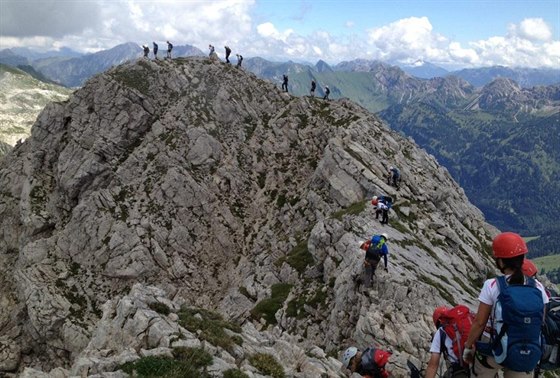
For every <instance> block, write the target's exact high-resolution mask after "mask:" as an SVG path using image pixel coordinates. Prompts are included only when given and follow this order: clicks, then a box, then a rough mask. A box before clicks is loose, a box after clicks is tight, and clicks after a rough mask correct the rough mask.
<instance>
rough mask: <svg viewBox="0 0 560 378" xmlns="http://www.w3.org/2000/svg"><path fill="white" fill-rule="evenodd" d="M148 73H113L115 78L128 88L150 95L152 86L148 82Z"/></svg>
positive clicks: (122, 71) (129, 71) (126, 71)
mask: <svg viewBox="0 0 560 378" xmlns="http://www.w3.org/2000/svg"><path fill="white" fill-rule="evenodd" d="M147 75H148V73H147V72H145V71H143V70H142V71H138V70H131V69H127V70H124V69H123V70H118V71H115V72H114V73H113V78H114V79H115V80H117V81H118V82H120V83H121V84H123V85H124V86H126V87H129V88H134V89H136V90H137V91H139V92H140V93H142V94H145V95H146V94H148V92H149V90H150V86H149V84H148V80H146V77H147Z"/></svg>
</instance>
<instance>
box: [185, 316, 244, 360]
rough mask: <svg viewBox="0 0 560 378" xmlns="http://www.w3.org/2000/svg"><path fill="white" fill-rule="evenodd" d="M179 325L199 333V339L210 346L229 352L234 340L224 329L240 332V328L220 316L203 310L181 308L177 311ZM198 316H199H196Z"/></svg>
mask: <svg viewBox="0 0 560 378" xmlns="http://www.w3.org/2000/svg"><path fill="white" fill-rule="evenodd" d="M178 315H179V324H180V325H181V326H183V327H185V328H186V329H188V330H189V331H191V332H197V331H201V332H200V338H201V339H203V340H206V341H208V342H209V343H210V344H212V345H216V346H219V347H222V348H224V349H226V350H229V349H230V348H231V347H232V346H233V344H234V343H236V340H234V339H233V338H232V337H231V336H230V335H228V334H227V333H226V332H225V331H224V328H227V329H229V330H231V331H233V332H237V333H239V332H241V327H240V326H238V325H236V324H232V323H229V322H227V321H225V320H224V319H223V318H222V316H221V315H220V314H217V313H214V312H212V311H207V310H204V309H196V308H186V307H185V308H182V309H181V311H179V314H178ZM196 315H199V316H196Z"/></svg>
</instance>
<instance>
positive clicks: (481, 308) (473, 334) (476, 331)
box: [463, 302, 492, 363]
mask: <svg viewBox="0 0 560 378" xmlns="http://www.w3.org/2000/svg"><path fill="white" fill-rule="evenodd" d="M491 311H492V306H491V305H488V304H486V303H482V302H479V305H478V311H477V312H476V317H475V318H474V321H473V324H472V326H471V331H470V332H469V337H467V341H466V342H465V353H463V359H464V360H465V361H466V362H468V363H471V362H473V357H474V353H473V352H474V343H475V341H476V340H478V339H479V338H480V335H481V334H482V332H483V331H484V328H485V327H486V323H487V322H488V318H489V317H490V312H491Z"/></svg>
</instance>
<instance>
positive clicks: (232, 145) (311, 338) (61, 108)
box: [0, 57, 496, 377]
mask: <svg viewBox="0 0 560 378" xmlns="http://www.w3.org/2000/svg"><path fill="white" fill-rule="evenodd" d="M389 165H395V166H398V167H400V168H401V172H402V175H403V183H402V186H401V188H400V190H399V191H396V190H395V188H393V187H391V186H389V185H387V183H386V172H387V168H388V166H389ZM0 186H1V187H2V188H4V189H3V190H2V191H1V192H0V203H2V204H3V206H2V207H1V208H0V230H3V232H4V233H3V236H2V240H3V243H1V244H0V258H1V259H2V262H3V264H1V266H2V267H3V268H1V269H0V282H2V283H3V285H2V287H3V288H4V290H3V291H2V299H3V306H4V308H6V309H9V310H5V311H2V312H1V313H0V322H1V323H2V324H3V329H4V330H6V332H5V335H8V336H7V338H3V339H0V346H1V347H3V348H4V347H5V348H9V349H6V350H10V353H9V354H6V355H7V356H8V357H6V361H3V362H4V364H3V365H2V366H10V369H11V370H13V371H15V370H18V369H19V370H20V371H21V370H22V369H23V368H25V367H28V366H33V367H35V368H38V367H41V368H42V369H43V370H45V371H48V370H49V369H52V368H55V367H62V366H71V368H70V371H69V372H68V373H69V374H68V375H80V374H81V373H80V372H83V371H85V370H87V371H90V372H92V371H95V372H97V373H102V372H105V371H107V369H115V368H116V367H117V366H120V365H122V364H123V363H124V362H126V361H129V360H135V359H139V358H141V357H142V356H145V355H150V354H156V353H162V351H169V352H170V353H171V347H173V346H179V345H180V346H185V345H190V346H192V345H197V346H205V345H206V346H207V350H208V351H209V353H212V354H213V355H214V358H215V359H216V360H218V359H219V360H218V361H219V363H218V362H217V363H216V364H215V365H213V369H215V371H217V372H222V373H223V371H224V370H226V369H228V368H237V365H236V364H237V363H239V366H247V364H250V363H252V362H251V361H252V359H251V357H250V356H251V355H252V354H253V353H255V350H266V351H269V352H270V353H272V352H273V351H272V349H270V345H271V344H270V343H268V342H267V341H266V340H268V338H265V337H263V336H261V335H260V333H262V334H263V335H264V334H267V333H268V334H275V335H277V336H278V335H279V334H282V335H283V336H282V338H283V339H284V340H287V341H284V342H283V343H280V344H279V345H278V346H277V347H278V348H281V347H282V348H283V349H282V352H281V355H282V356H285V358H282V359H281V361H280V363H281V365H282V366H283V368H284V369H285V370H286V372H287V375H293V376H296V377H297V376H321V375H322V374H325V375H329V376H337V375H339V374H340V362H338V361H336V360H334V359H333V358H330V357H328V356H327V355H326V353H325V352H324V351H323V349H324V350H325V351H328V352H331V353H335V354H337V353H339V351H340V350H341V349H343V348H344V347H346V345H347V343H348V342H349V340H354V341H356V342H359V343H360V345H361V344H363V345H366V343H370V342H371V340H374V339H375V341H376V343H377V344H379V345H381V346H384V347H390V348H392V349H393V350H394V351H395V354H394V358H395V359H397V360H406V359H407V358H412V357H413V356H415V357H414V358H416V356H420V355H422V354H425V345H426V342H427V341H428V338H429V335H430V331H431V329H432V328H433V325H432V324H431V312H432V310H433V308H434V307H435V306H436V305H441V304H442V303H447V304H451V303H454V302H462V303H469V304H473V305H474V302H473V301H475V298H476V296H475V295H474V293H475V290H474V289H473V288H472V287H471V284H470V283H471V282H478V281H479V280H481V279H483V278H484V277H485V275H486V272H485V267H486V266H491V261H490V258H489V255H488V254H486V253H485V252H483V251H485V250H487V245H488V242H489V240H490V238H491V236H492V234H494V233H495V232H496V230H495V229H494V228H493V227H491V226H489V225H488V224H486V223H485V222H484V219H483V217H482V213H481V212H480V211H479V210H478V209H476V208H475V207H473V206H472V205H471V204H470V203H469V202H468V199H467V198H466V196H465V194H464V192H463V191H462V190H461V189H460V188H459V187H458V185H457V184H456V183H455V182H454V181H453V180H452V179H451V177H450V176H449V173H448V172H447V170H445V169H444V168H442V167H441V166H439V164H438V163H437V162H436V161H435V160H434V158H433V157H432V156H430V155H428V154H427V153H426V152H425V151H423V150H421V149H419V148H417V146H416V145H415V144H414V143H413V142H412V141H410V140H408V139H406V138H404V137H402V136H401V135H399V134H398V133H396V132H393V131H391V130H390V129H389V128H387V127H386V126H384V125H383V124H382V123H381V122H380V121H379V119H377V118H376V117H375V116H374V115H372V114H371V113H369V112H367V111H366V110H365V109H363V108H361V107H360V106H358V105H356V104H354V103H352V102H351V101H348V100H336V101H323V100H322V99H318V98H311V97H307V96H304V97H295V96H292V95H290V94H289V93H284V92H282V91H281V90H280V89H279V88H278V87H277V86H275V85H274V84H271V83H269V82H266V81H263V80H260V79H257V78H256V77H255V76H254V75H253V74H251V73H249V72H246V71H244V70H243V69H239V68H237V67H235V66H233V65H228V64H225V63H223V62H220V61H214V60H210V59H208V58H198V57H190V58H186V59H185V58H178V59H173V60H158V61H154V60H148V59H142V58H141V59H137V60H135V61H130V62H127V63H125V64H122V65H120V66H117V67H114V68H112V69H110V70H108V71H107V72H105V73H103V74H101V75H97V76H95V77H93V78H92V79H90V80H89V81H88V82H87V83H86V85H84V87H82V88H81V89H79V90H77V91H76V92H75V93H74V95H73V96H72V97H71V98H70V99H69V100H68V101H66V102H64V103H55V104H51V105H49V106H47V107H46V108H45V110H44V111H43V112H42V113H41V115H40V116H39V117H38V119H37V122H36V123H35V125H34V126H33V131H32V136H31V137H30V138H29V139H28V140H26V141H25V142H24V143H22V144H20V145H18V146H16V147H15V148H14V149H13V150H12V151H11V152H10V153H8V154H7V155H6V156H5V157H4V158H3V159H2V160H0ZM373 194H386V195H391V196H392V197H393V198H394V201H395V206H394V208H393V210H392V211H391V213H390V215H389V224H387V225H385V224H380V223H379V222H378V221H377V220H375V217H374V211H373V209H372V207H371V206H370V204H369V198H371V196H372V195H373ZM381 232H385V233H387V234H388V235H389V237H390V239H389V240H390V241H389V248H390V250H391V257H390V265H389V272H384V271H383V272H378V278H379V280H380V282H379V284H378V285H377V286H376V287H373V288H369V289H367V288H364V287H363V286H361V285H360V284H359V282H358V277H360V276H361V273H362V267H363V255H362V251H360V250H359V248H358V247H357V243H358V241H360V240H363V239H364V238H369V237H371V235H372V234H375V233H381ZM154 287H155V288H154ZM165 293H168V294H165ZM167 295H169V298H168V297H167ZM419 297H421V298H422V301H421V302H422V303H419V302H418V298H419ZM155 303H160V305H157V306H156V305H155ZM161 303H163V304H166V307H167V310H166V312H167V314H168V315H169V316H167V315H161V314H160V313H159V312H158V311H156V310H157V309H161V308H162V306H161ZM179 303H182V304H184V306H187V307H189V308H190V307H195V306H196V307H199V308H203V309H206V311H208V310H212V311H218V312H219V313H220V314H222V315H223V316H225V317H226V318H227V319H228V320H230V321H236V322H238V323H240V325H242V326H243V329H242V331H243V332H244V335H246V336H247V337H245V338H243V340H244V343H243V344H242V345H239V344H238V345H236V346H235V349H232V350H231V349H228V348H227V347H225V346H220V345H213V344H212V340H211V341H208V340H207V341H204V343H202V342H201V341H200V340H199V341H198V343H197V342H196V341H194V340H198V339H197V335H198V337H200V338H203V337H204V335H203V333H204V332H197V331H198V329H194V330H189V331H188V332H187V331H186V330H185V329H184V327H179V323H180V321H181V319H180V318H181V317H180V315H179V314H180V311H179V310H178V308H179ZM150 305H152V307H150ZM185 311H187V310H184V311H183V314H184V312H185ZM162 313H163V311H162ZM203 314H204V312H202V310H201V311H200V314H199V317H202V315H203ZM391 314H397V315H391ZM389 317H390V319H389ZM384 319H385V320H384ZM154 324H155V326H154ZM358 324H359V325H361V326H357V325H358ZM152 326H153V328H152ZM148 329H149V331H148ZM139 330H142V332H140V331H139ZM144 331H145V332H144ZM109 335H115V336H114V337H109ZM146 335H148V336H146ZM120 340H123V341H122V342H121V341H120ZM185 340H188V341H189V342H188V343H187V342H185ZM203 340H204V339H203ZM245 343H247V344H245ZM130 345H134V346H135V348H136V346H138V347H137V348H136V349H134V351H131V350H130V348H129V346H130ZM209 345H212V347H210V346H209ZM310 345H313V346H314V347H313V348H310V347H309V346H310ZM310 349H311V350H313V351H314V352H313V353H312V355H313V356H316V357H313V362H311V361H309V364H303V363H301V361H300V359H299V358H298V359H294V358H288V356H294V355H296V354H298V355H299V354H300V353H301V355H302V358H304V359H305V361H308V360H307V358H308V357H303V356H308V353H307V352H302V351H309V350H310ZM60 350H65V351H67V353H62V354H60V353H58V351H60ZM137 350H142V351H141V352H136V351H137ZM228 350H229V352H228ZM275 350H276V349H275ZM230 352H231V353H234V354H235V355H236V356H237V357H236V358H233V357H232V358H230V357H227V356H228V355H227V354H226V353H230ZM44 356H50V357H51V358H48V359H45V358H44ZM224 356H226V357H224ZM238 361H241V362H238ZM8 364H9V365H8ZM302 365H305V367H304V368H305V369H309V370H305V373H301V369H302ZM393 371H394V374H395V375H396V376H404V374H405V372H404V369H403V367H402V366H399V365H398V364H395V365H394V368H393ZM300 373H301V375H300Z"/></svg>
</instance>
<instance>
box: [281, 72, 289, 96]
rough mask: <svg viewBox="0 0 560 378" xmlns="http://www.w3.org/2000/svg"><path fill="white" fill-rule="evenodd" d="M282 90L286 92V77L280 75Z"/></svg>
mask: <svg viewBox="0 0 560 378" xmlns="http://www.w3.org/2000/svg"><path fill="white" fill-rule="evenodd" d="M282 90H283V91H284V92H288V75H286V74H284V75H282Z"/></svg>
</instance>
